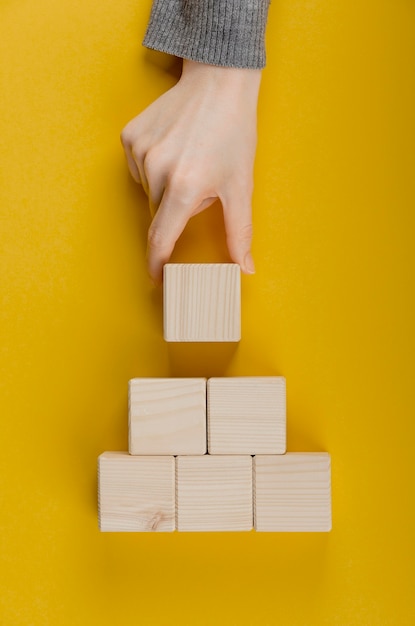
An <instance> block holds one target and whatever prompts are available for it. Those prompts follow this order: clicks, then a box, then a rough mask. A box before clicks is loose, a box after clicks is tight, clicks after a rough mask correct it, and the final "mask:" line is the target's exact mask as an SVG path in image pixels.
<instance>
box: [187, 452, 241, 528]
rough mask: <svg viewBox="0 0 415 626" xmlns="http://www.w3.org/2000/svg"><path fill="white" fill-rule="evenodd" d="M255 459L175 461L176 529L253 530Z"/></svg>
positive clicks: (201, 458)
mask: <svg viewBox="0 0 415 626" xmlns="http://www.w3.org/2000/svg"><path fill="white" fill-rule="evenodd" d="M252 526H253V507H252V457H251V456H209V455H205V456H187V457H183V456H179V457H177V458H176V527H177V530H179V531H228V530H230V531H239V530H251V529H252Z"/></svg>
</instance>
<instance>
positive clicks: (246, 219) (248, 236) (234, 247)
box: [222, 197, 255, 274]
mask: <svg viewBox="0 0 415 626" xmlns="http://www.w3.org/2000/svg"><path fill="white" fill-rule="evenodd" d="M238 200H239V199H238V198H236V197H235V198H232V199H229V200H228V201H225V200H222V206H223V217H224V222H225V231H226V241H227V244H228V250H229V254H230V257H231V259H232V261H234V262H235V263H238V264H239V265H240V267H241V270H242V271H243V272H244V273H245V274H255V265H254V260H253V258H252V254H251V244H252V206H251V202H250V200H247V199H246V198H244V199H242V200H239V201H238Z"/></svg>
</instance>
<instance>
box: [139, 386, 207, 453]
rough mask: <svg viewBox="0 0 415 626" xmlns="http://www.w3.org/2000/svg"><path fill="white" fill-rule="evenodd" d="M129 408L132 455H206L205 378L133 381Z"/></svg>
mask: <svg viewBox="0 0 415 626" xmlns="http://www.w3.org/2000/svg"><path fill="white" fill-rule="evenodd" d="M128 404H129V411H128V414H129V451H130V454H150V455H154V454H174V455H177V454H204V453H205V452H206V379H205V378H134V379H133V380H130V382H129V394H128Z"/></svg>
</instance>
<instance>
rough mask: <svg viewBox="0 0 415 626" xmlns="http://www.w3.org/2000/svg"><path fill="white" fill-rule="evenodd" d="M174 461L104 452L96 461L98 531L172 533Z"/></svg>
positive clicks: (125, 453)
mask: <svg viewBox="0 0 415 626" xmlns="http://www.w3.org/2000/svg"><path fill="white" fill-rule="evenodd" d="M174 478H175V462H174V457H172V456H170V457H168V456H165V457H150V456H147V457H138V456H131V455H130V454H128V452H104V453H103V454H101V456H100V457H99V458H98V517H99V527H100V530H101V531H107V532H121V531H129V532H132V531H134V532H162V531H164V532H166V531H173V530H174V529H175V480H174Z"/></svg>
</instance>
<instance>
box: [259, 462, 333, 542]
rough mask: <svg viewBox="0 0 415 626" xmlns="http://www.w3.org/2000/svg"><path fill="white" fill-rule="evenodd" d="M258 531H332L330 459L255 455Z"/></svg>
mask: <svg viewBox="0 0 415 626" xmlns="http://www.w3.org/2000/svg"><path fill="white" fill-rule="evenodd" d="M253 463H254V513H255V529H256V530H258V531H273V532H277V531H279V532H294V531H298V532H316V531H317V532H318V531H320V532H327V531H329V530H331V476H330V456H329V454H327V453H325V452H303V453H301V452H291V453H287V454H286V455H284V456H278V455H275V456H274V455H268V456H265V455H264V456H262V455H261V456H255V457H254V460H253Z"/></svg>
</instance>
